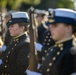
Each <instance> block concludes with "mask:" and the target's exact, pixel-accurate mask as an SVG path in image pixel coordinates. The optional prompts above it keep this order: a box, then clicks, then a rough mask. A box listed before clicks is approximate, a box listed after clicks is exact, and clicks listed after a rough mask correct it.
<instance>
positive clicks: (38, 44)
mask: <svg viewBox="0 0 76 75" xmlns="http://www.w3.org/2000/svg"><path fill="white" fill-rule="evenodd" d="M35 47H36V50H37V51H41V49H42V47H43V45H42V44H40V43H36V45H35Z"/></svg>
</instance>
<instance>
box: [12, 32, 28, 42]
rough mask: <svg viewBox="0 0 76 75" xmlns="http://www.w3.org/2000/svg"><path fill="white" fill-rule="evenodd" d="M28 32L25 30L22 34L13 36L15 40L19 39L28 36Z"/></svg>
mask: <svg viewBox="0 0 76 75" xmlns="http://www.w3.org/2000/svg"><path fill="white" fill-rule="evenodd" d="M26 36H27V33H26V32H24V33H23V34H20V35H19V36H16V37H14V38H13V40H14V41H19V40H20V39H23V38H26Z"/></svg>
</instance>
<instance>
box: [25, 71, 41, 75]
mask: <svg viewBox="0 0 76 75" xmlns="http://www.w3.org/2000/svg"><path fill="white" fill-rule="evenodd" d="M26 73H27V75H41V73H38V72H34V71H30V70H26Z"/></svg>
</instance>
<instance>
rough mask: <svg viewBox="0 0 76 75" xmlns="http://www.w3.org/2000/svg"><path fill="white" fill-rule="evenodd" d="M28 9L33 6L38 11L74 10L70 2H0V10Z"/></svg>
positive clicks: (48, 0) (25, 0) (43, 0)
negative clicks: (50, 9)
mask: <svg viewBox="0 0 76 75" xmlns="http://www.w3.org/2000/svg"><path fill="white" fill-rule="evenodd" d="M26 6H27V8H28V6H34V7H36V8H39V9H48V8H58V7H61V8H72V9H73V8H74V3H73V1H72V0H0V9H1V8H2V7H6V8H7V9H12V10H20V9H19V8H21V9H23V8H22V7H24V8H26Z"/></svg>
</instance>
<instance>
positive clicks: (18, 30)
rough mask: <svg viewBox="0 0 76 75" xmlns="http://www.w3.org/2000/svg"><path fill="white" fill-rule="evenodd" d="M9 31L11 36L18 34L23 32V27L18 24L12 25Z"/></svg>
mask: <svg viewBox="0 0 76 75" xmlns="http://www.w3.org/2000/svg"><path fill="white" fill-rule="evenodd" d="M9 32H10V35H11V36H18V35H20V34H21V27H19V25H18V24H13V25H10V27H9Z"/></svg>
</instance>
